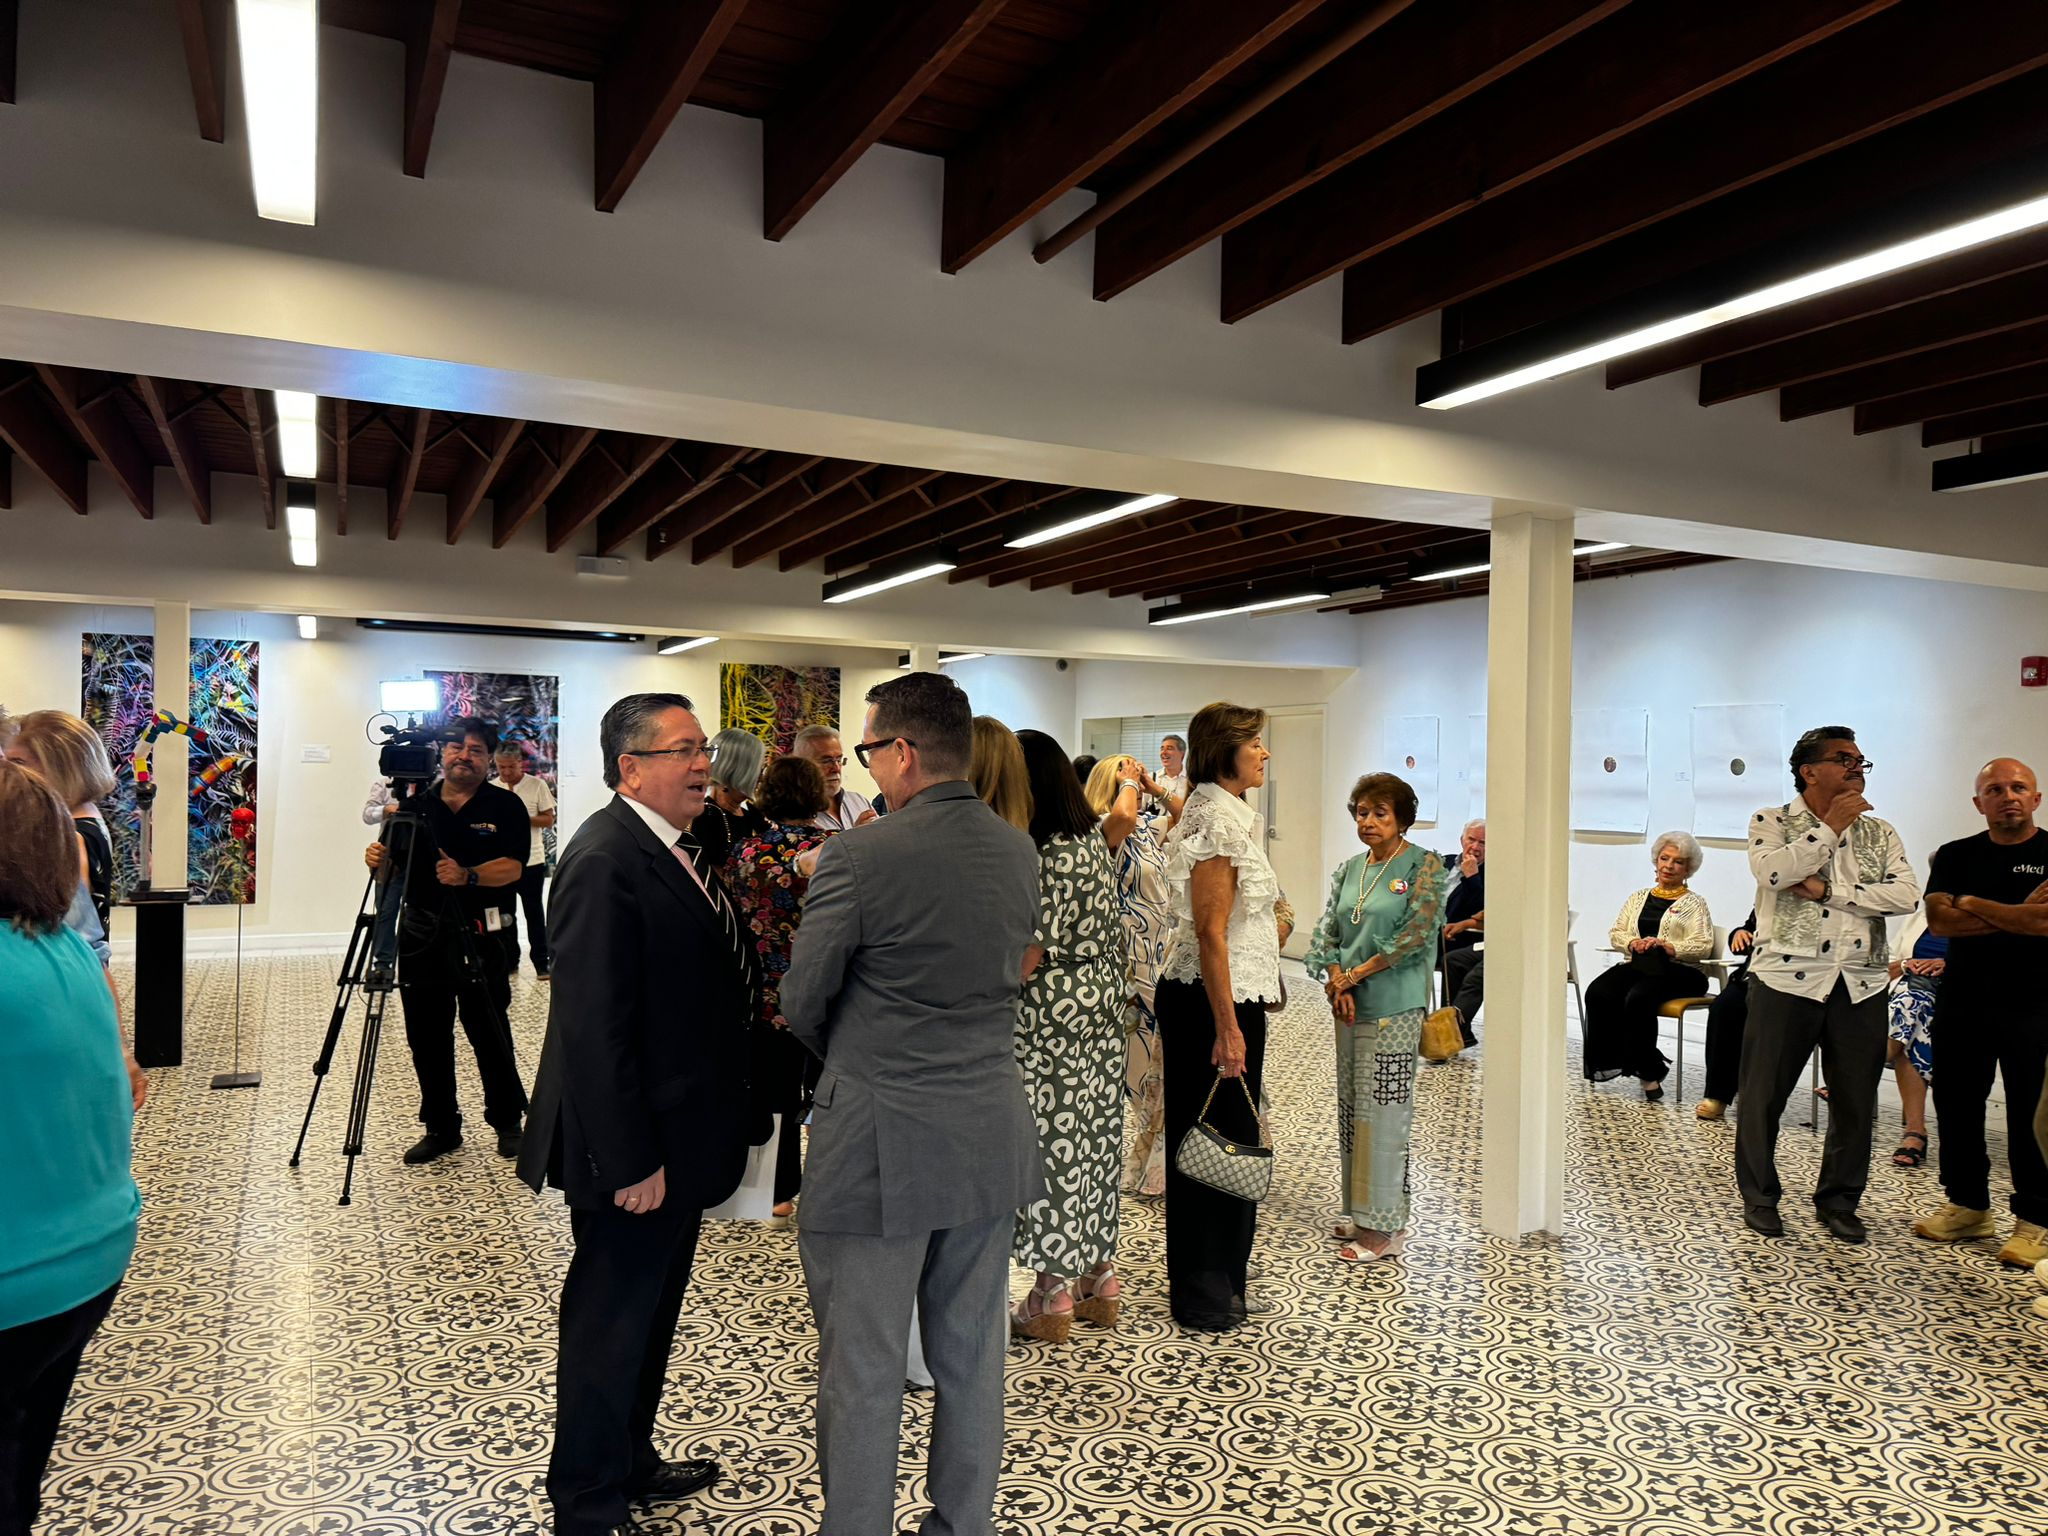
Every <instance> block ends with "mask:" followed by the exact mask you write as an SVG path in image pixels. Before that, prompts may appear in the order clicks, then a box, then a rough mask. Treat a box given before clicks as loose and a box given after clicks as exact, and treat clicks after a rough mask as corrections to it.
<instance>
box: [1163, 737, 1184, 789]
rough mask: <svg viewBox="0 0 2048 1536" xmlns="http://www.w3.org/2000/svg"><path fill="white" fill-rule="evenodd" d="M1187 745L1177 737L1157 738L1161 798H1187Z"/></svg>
mask: <svg viewBox="0 0 2048 1536" xmlns="http://www.w3.org/2000/svg"><path fill="white" fill-rule="evenodd" d="M1187 765H1188V744H1187V743H1186V742H1185V741H1183V740H1181V738H1180V737H1178V736H1162V737H1160V738H1159V788H1160V791H1161V798H1162V799H1163V798H1165V797H1166V796H1168V795H1177V796H1179V797H1180V798H1181V799H1182V800H1185V799H1187V797H1188V767H1187Z"/></svg>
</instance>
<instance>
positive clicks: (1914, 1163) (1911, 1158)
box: [1892, 1131, 1927, 1168]
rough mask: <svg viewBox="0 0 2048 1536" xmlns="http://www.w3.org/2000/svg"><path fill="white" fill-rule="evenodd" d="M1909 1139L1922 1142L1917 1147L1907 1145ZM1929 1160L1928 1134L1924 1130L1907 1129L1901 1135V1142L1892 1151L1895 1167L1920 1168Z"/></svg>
mask: <svg viewBox="0 0 2048 1536" xmlns="http://www.w3.org/2000/svg"><path fill="white" fill-rule="evenodd" d="M1909 1141H1917V1142H1919V1143H1920V1145H1919V1146H1917V1147H1909V1146H1907V1145H1906V1143H1907V1142H1909ZM1926 1161H1927V1134H1926V1132H1924V1131H1907V1132H1906V1133H1905V1134H1904V1135H1902V1136H1900V1137H1899V1144H1898V1146H1897V1147H1895V1148H1894V1149H1893V1151H1892V1166H1893V1167H1894V1168H1918V1167H1919V1166H1920V1165H1921V1164H1922V1163H1924V1162H1926Z"/></svg>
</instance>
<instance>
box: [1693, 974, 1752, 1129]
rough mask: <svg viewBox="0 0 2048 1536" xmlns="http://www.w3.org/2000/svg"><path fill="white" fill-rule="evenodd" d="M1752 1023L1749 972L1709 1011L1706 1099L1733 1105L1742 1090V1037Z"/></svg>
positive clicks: (1730, 980) (1736, 976)
mask: <svg viewBox="0 0 2048 1536" xmlns="http://www.w3.org/2000/svg"><path fill="white" fill-rule="evenodd" d="M1748 1022H1749V972H1748V971H1738V972H1736V973H1735V974H1734V975H1733V976H1731V977H1729V978H1728V981H1727V984H1726V985H1724V986H1723V987H1722V988H1721V990H1720V992H1719V993H1718V994H1717V995H1716V996H1715V998H1714V1001H1713V1005H1712V1006H1711V1007H1709V1008H1708V1009H1707V1090H1706V1093H1705V1094H1704V1095H1703V1097H1705V1098H1709V1099H1719V1100H1720V1101H1721V1102H1722V1103H1723V1104H1728V1103H1732V1102H1733V1101H1734V1098H1735V1094H1736V1090H1737V1089H1739V1088H1740V1087H1741V1086H1742V1036H1743V1031H1744V1027H1745V1026H1746V1025H1747V1024H1748Z"/></svg>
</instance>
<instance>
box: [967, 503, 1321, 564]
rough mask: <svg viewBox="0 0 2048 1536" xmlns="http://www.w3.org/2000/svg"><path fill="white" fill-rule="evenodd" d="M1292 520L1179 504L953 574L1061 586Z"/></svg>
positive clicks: (1003, 553)
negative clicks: (1229, 533) (1056, 575)
mask: <svg viewBox="0 0 2048 1536" xmlns="http://www.w3.org/2000/svg"><path fill="white" fill-rule="evenodd" d="M1293 515H1294V514H1292V513H1286V512H1277V511H1273V510H1271V509H1269V508H1260V507H1253V508H1244V509H1239V508H1236V507H1232V506H1230V505H1228V504H1227V503H1220V502H1214V501H1185V500H1183V501H1177V502H1174V503H1172V504H1171V505H1170V506H1164V507H1159V508H1157V509H1155V510H1153V511H1151V512H1145V513H1141V514H1140V515H1138V516H1137V517H1134V518H1131V519H1130V520H1128V521H1125V522H1115V523H1110V524H1107V525H1105V526H1103V527H1101V528H1098V529H1095V530H1093V531H1091V532H1089V533H1084V534H1080V535H1077V536H1076V537H1075V538H1073V539H1070V540H1069V539H1062V540H1061V541H1060V542H1059V543H1058V544H1056V545H1040V546H1039V547H1038V548H1036V549H1007V548H1005V547H1003V546H1002V545H1001V544H997V545H996V546H995V547H994V548H993V549H992V550H990V551H989V552H988V553H987V554H984V555H978V556H977V557H976V558H975V559H972V560H969V561H967V562H965V563H963V564H962V565H961V567H960V570H959V571H956V572H953V573H952V574H953V575H956V576H959V577H960V580H962V581H973V580H976V579H978V578H980V577H983V576H987V577H989V578H991V580H992V581H993V583H994V584H996V585H1001V584H1002V583H1004V582H1010V581H1020V580H1026V579H1028V578H1030V577H1033V576H1040V575H1044V574H1046V573H1047V572H1052V571H1058V572H1060V573H1061V578H1060V579H1061V580H1062V581H1071V580H1074V579H1076V578H1081V577H1087V576H1091V575H1094V574H1097V573H1098V572H1110V573H1114V572H1116V571H1119V570H1122V569H1123V568H1124V565H1125V562H1126V561H1128V560H1130V559H1132V558H1142V557H1144V556H1147V555H1150V554H1152V553H1153V552H1154V551H1158V552H1159V553H1160V555H1161V556H1166V555H1171V554H1173V553H1175V552H1177V551H1181V550H1194V549H1200V548H1201V547H1203V546H1204V545H1205V544H1207V543H1208V542H1209V541H1210V540H1212V539H1213V538H1214V537H1215V536H1216V531H1217V530H1225V529H1235V530H1236V531H1237V532H1239V533H1240V534H1244V533H1250V532H1252V531H1254V530H1255V529H1256V530H1257V531H1260V532H1270V531H1272V529H1273V528H1276V527H1280V526H1283V525H1284V523H1285V521H1286V520H1287V519H1288V518H1290V517H1292V516H1293ZM962 572H964V573H965V574H964V575H963V574H961V573H962Z"/></svg>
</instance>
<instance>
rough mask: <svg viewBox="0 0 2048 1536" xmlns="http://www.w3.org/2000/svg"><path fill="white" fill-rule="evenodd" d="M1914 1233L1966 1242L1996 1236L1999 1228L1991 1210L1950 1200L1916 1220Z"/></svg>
mask: <svg viewBox="0 0 2048 1536" xmlns="http://www.w3.org/2000/svg"><path fill="white" fill-rule="evenodd" d="M2036 1230H2038V1229H2036ZM1913 1235H1914V1236H1915V1237H1924V1238H1926V1239H1927V1241H1929V1242H1930V1243H1966V1242H1968V1241H1969V1240H1970V1239H1971V1238H1975V1237H1996V1236H1997V1235H1998V1229H1997V1228H1996V1227H1994V1226H1993V1225H1992V1223H1991V1213H1990V1212H1989V1211H1973V1210H1971V1209H1970V1208H1969V1207H1968V1206H1962V1205H1957V1204H1956V1203H1955V1201H1953V1200H1950V1201H1947V1202H1945V1203H1944V1204H1943V1205H1942V1208H1941V1209H1940V1210H1938V1211H1936V1212H1935V1213H1934V1214H1933V1215H1932V1216H1923V1217H1921V1218H1920V1219H1919V1220H1918V1221H1916V1222H1914V1223H1913ZM2044 1257H2048V1255H2044Z"/></svg>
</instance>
